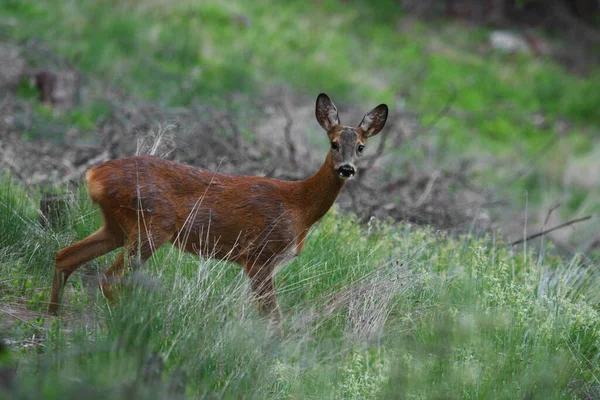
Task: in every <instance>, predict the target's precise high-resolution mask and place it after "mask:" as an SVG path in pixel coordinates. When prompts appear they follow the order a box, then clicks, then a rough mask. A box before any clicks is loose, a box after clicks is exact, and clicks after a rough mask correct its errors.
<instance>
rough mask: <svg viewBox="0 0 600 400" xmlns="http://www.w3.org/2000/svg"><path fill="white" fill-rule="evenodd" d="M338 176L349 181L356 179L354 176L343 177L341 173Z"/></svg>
mask: <svg viewBox="0 0 600 400" xmlns="http://www.w3.org/2000/svg"><path fill="white" fill-rule="evenodd" d="M338 175H339V176H340V178H342V179H344V180H348V179H352V178H354V175H350V176H345V175H343V174H342V173H341V172H340V173H338Z"/></svg>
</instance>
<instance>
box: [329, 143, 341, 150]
mask: <svg viewBox="0 0 600 400" xmlns="http://www.w3.org/2000/svg"><path fill="white" fill-rule="evenodd" d="M339 148H340V145H339V144H338V142H331V149H332V150H338V149H339Z"/></svg>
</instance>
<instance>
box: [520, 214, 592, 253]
mask: <svg viewBox="0 0 600 400" xmlns="http://www.w3.org/2000/svg"><path fill="white" fill-rule="evenodd" d="M590 218H592V216H591V215H588V216H587V217H581V218H575V219H572V220H570V221H567V222H565V223H564V224H560V225H557V226H555V227H553V228H550V229H546V230H543V231H541V232H538V233H535V234H533V235H529V236H527V237H526V238H523V239H519V240H515V241H514V242H512V243H511V244H510V245H511V246H515V245H517V244H519V243H523V242H525V241H528V240H531V239H535V238H538V237H540V236H543V235H545V234H547V233H550V232H554V231H556V230H558V229H562V228H566V227H567V226H570V225H573V224H576V223H578V222H583V221H587V220H588V219H590Z"/></svg>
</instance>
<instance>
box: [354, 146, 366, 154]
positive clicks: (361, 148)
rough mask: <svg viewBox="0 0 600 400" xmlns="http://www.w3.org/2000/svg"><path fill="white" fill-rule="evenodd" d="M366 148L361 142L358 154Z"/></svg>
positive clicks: (357, 149)
mask: <svg viewBox="0 0 600 400" xmlns="http://www.w3.org/2000/svg"><path fill="white" fill-rule="evenodd" d="M364 149H365V146H363V145H362V144H359V145H358V147H357V148H356V151H358V154H360V153H362V152H363V150H364Z"/></svg>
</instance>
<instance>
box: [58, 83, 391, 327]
mask: <svg viewBox="0 0 600 400" xmlns="http://www.w3.org/2000/svg"><path fill="white" fill-rule="evenodd" d="M387 115H388V108H387V106H386V105H385V104H380V105H379V106H377V107H375V108H374V109H373V110H371V111H370V112H369V113H367V114H366V115H365V116H364V118H363V120H362V122H361V123H360V124H359V125H358V127H357V128H353V127H348V126H342V125H341V124H340V120H339V117H338V112H337V109H336V107H335V105H334V104H333V103H332V102H331V100H330V99H329V97H328V96H327V95H326V94H320V95H319V97H318V98H317V104H316V117H317V121H318V122H319V124H320V125H321V126H322V127H323V129H325V130H326V131H327V136H328V137H329V141H330V142H331V149H330V150H329V153H328V154H327V157H326V159H325V162H324V163H323V165H322V166H321V168H320V169H319V171H317V173H316V174H315V175H313V176H312V177H310V178H308V179H306V180H302V181H296V182H288V181H280V180H276V179H270V178H263V177H257V176H238V175H228V174H222V173H216V172H211V171H207V170H204V169H200V168H195V167H190V166H187V165H184V164H179V163H175V162H172V161H167V160H163V159H160V158H157V157H153V156H135V157H129V158H123V159H119V160H112V161H107V162H105V163H103V164H100V165H98V166H96V167H93V168H91V169H90V170H89V171H88V173H87V182H88V192H89V196H90V198H91V199H92V201H93V202H94V203H95V204H97V205H99V206H100V209H101V211H102V215H103V217H104V225H103V226H102V227H101V228H100V229H99V230H98V231H97V232H95V233H93V234H91V235H90V236H88V237H87V238H85V239H83V240H81V241H79V242H77V243H75V244H73V245H71V246H69V247H65V248H64V249H62V250H60V251H59V252H58V253H57V254H56V266H55V272H54V282H53V284H52V292H51V298H50V305H49V307H48V312H49V313H50V314H57V312H58V307H59V301H60V300H59V297H60V293H61V291H62V289H63V287H64V285H65V283H66V281H67V279H68V278H69V276H70V275H71V274H72V273H73V272H74V271H75V270H76V269H77V268H79V267H80V266H81V265H82V264H84V263H86V262H88V261H91V260H93V259H94V258H96V257H99V256H101V255H103V254H106V253H108V252H110V251H112V250H115V249H117V248H120V247H124V250H123V251H122V252H121V254H119V256H118V258H117V259H116V261H115V262H114V264H113V265H112V266H111V267H110V268H109V269H108V271H107V272H106V273H105V277H104V279H103V281H102V282H101V288H102V291H103V293H104V295H105V296H106V297H107V298H108V299H109V300H112V290H111V286H112V283H113V281H114V280H115V279H118V278H120V277H121V276H122V274H123V271H124V269H125V261H126V259H127V261H128V262H130V263H131V262H132V261H136V262H139V263H143V262H145V261H146V260H147V259H148V258H149V257H150V256H152V254H153V253H154V252H155V251H156V250H157V249H158V248H159V247H161V246H162V245H164V244H165V243H167V242H171V243H172V244H173V245H175V246H176V247H178V248H180V249H182V250H184V251H187V252H191V253H194V254H198V255H200V256H204V257H209V258H217V259H224V260H228V261H233V262H236V263H239V264H241V265H243V266H244V268H245V269H246V272H247V274H248V276H249V278H250V282H251V287H252V290H253V291H254V293H255V295H256V297H257V299H258V304H259V309H260V311H261V313H262V314H263V315H268V316H271V317H273V318H274V319H276V320H279V318H280V311H279V307H278V305H277V300H276V298H275V291H274V289H273V273H274V271H275V269H276V267H278V266H280V265H282V264H285V263H286V262H289V261H290V260H291V259H293V258H294V257H295V256H297V255H298V254H299V253H300V252H301V251H302V249H303V248H304V241H305V239H306V235H307V234H308V231H309V229H310V227H311V226H312V225H313V224H314V223H315V222H317V221H318V220H319V219H320V218H321V217H322V216H323V215H325V213H326V212H327V211H328V210H329V208H330V207H331V206H332V205H333V202H334V201H335V199H336V198H337V196H338V194H339V193H340V190H341V189H342V187H343V186H344V184H345V182H346V180H347V179H350V178H352V177H353V176H354V175H355V174H356V171H357V169H356V166H357V164H358V161H359V160H360V158H361V155H362V153H363V151H364V148H365V144H366V141H367V139H368V138H369V137H371V136H374V135H376V134H377V133H379V132H380V131H381V130H382V129H383V127H384V125H385V122H386V120H387Z"/></svg>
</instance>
